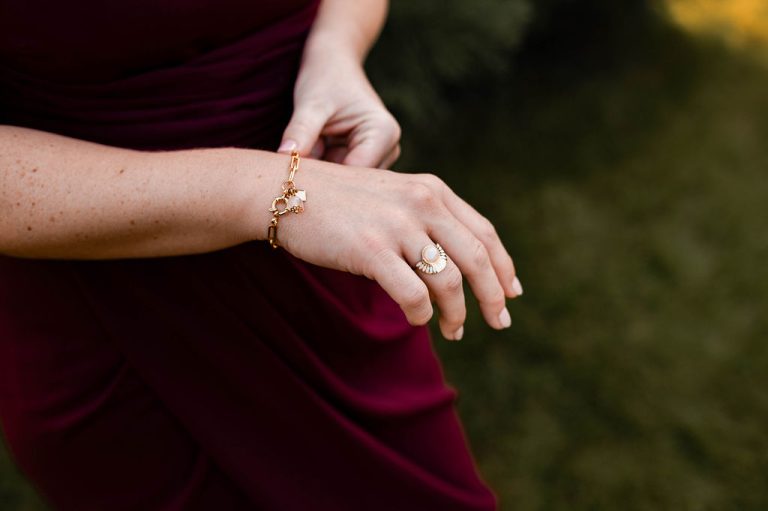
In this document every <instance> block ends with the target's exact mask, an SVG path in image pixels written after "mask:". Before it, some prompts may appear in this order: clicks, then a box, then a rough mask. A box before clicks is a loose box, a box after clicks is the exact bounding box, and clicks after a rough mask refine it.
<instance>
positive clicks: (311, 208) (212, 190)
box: [0, 0, 522, 339]
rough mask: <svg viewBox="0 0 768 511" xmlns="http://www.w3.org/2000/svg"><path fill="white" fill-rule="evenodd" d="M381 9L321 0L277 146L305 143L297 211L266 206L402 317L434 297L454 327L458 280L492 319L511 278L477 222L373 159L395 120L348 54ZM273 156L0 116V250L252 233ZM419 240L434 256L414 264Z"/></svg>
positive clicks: (80, 254)
mask: <svg viewBox="0 0 768 511" xmlns="http://www.w3.org/2000/svg"><path fill="white" fill-rule="evenodd" d="M385 9H386V3H385V2H382V1H381V0H365V1H359V2H352V1H349V0H325V1H324V2H323V3H322V5H321V10H320V12H319V14H318V18H317V22H316V23H315V25H314V27H313V29H312V32H311V34H310V36H309V39H308V42H307V46H306V49H305V53H304V58H303V60H302V65H301V69H300V72H299V77H298V80H297V83H296V88H295V111H294V114H293V117H292V119H291V121H290V123H289V125H288V126H287V127H286V131H285V136H284V144H283V147H282V150H290V147H297V148H298V150H299V151H300V152H301V153H302V154H303V155H309V154H310V153H312V151H313V149H314V155H315V156H317V157H319V158H317V159H312V158H303V159H302V162H301V167H300V170H299V171H298V172H297V174H296V178H295V182H296V185H297V187H298V188H300V189H305V190H306V191H307V202H306V204H305V210H304V212H302V213H301V214H298V215H294V214H288V215H286V216H284V217H282V219H281V221H280V224H279V231H278V238H279V241H280V244H281V246H282V247H283V248H282V249H284V250H287V251H288V252H290V253H291V254H293V255H295V256H296V257H298V258H300V259H303V260H305V261H308V262H310V263H313V264H317V265H320V266H324V267H328V268H333V269H337V270H342V271H347V272H351V273H355V274H358V275H364V276H366V277H368V278H371V279H374V280H376V281H377V282H378V283H379V284H380V285H381V286H382V288H383V289H384V290H385V291H386V292H387V293H388V294H389V295H390V296H391V297H392V298H393V299H394V300H395V301H396V302H397V303H398V304H399V305H400V306H401V308H402V309H403V311H404V313H405V315H406V317H407V318H408V321H409V322H410V323H412V324H414V325H419V324H424V323H426V322H427V321H428V320H429V319H430V318H431V317H432V314H433V312H434V311H433V305H432V304H433V303H434V304H435V305H436V306H437V309H438V310H439V312H440V314H439V325H440V330H441V332H442V334H443V336H444V337H445V338H446V339H460V338H461V336H462V334H463V326H462V325H463V324H464V321H465V318H466V306H465V297H464V291H463V281H464V279H466V280H467V281H468V283H469V286H470V288H471V290H472V292H473V293H474V294H475V296H476V297H477V298H478V301H479V304H480V308H481V311H482V313H483V316H484V318H485V320H486V321H487V323H488V324H489V325H491V326H492V327H494V328H498V329H501V328H506V327H508V326H509V325H510V321H511V320H510V316H509V312H508V311H507V309H506V306H505V301H506V300H505V299H506V298H511V297H516V296H519V295H520V294H522V287H521V286H520V281H519V280H517V278H516V277H515V269H514V265H513V262H512V258H511V257H510V255H509V254H508V252H507V251H506V249H505V248H504V246H503V244H502V242H501V240H500V239H499V237H498V235H497V234H496V231H495V229H494V228H493V225H492V224H491V222H489V221H488V220H487V219H486V218H484V217H483V216H482V215H480V214H479V213H478V212H477V211H476V210H475V209H474V208H473V207H472V206H470V205H469V204H468V203H466V202H465V201H464V200H463V199H461V198H460V197H459V196H457V195H456V193H454V192H453V191H452V190H451V189H450V188H449V187H448V186H447V185H446V184H445V183H444V182H443V181H442V180H440V179H439V178H438V177H437V176H435V175H432V174H426V173H422V174H405V173H399V172H393V171H390V170H386V168H387V167H389V166H390V165H391V164H392V163H393V162H394V161H395V160H396V159H397V157H398V155H399V137H400V130H399V127H398V126H397V123H396V122H395V120H394V118H393V117H392V116H391V114H389V112H387V111H386V109H385V108H384V106H383V104H382V103H381V100H380V99H379V98H378V96H377V95H376V93H375V91H374V90H373V88H372V87H371V86H370V83H369V82H368V80H367V78H366V76H365V73H364V71H363V68H362V61H363V59H364V57H365V54H366V53H367V51H368V49H369V47H370V44H371V42H372V41H373V40H374V38H375V37H376V34H377V33H378V31H379V30H380V28H381V23H382V21H383V19H384V12H385ZM342 11H343V15H341V13H342ZM329 69H332V70H333V72H332V73H331V72H328V70H329ZM377 167H378V168H377ZM287 169H288V157H287V156H285V155H282V154H277V153H272V152H268V151H258V150H248V149H235V148H220V149H196V150H181V151H166V152H141V151H133V150H127V149H122V148H116V147H109V146H104V145H100V144H95V143H92V142H86V141H82V140H77V139H73V138H68V137H64V136H60V135H55V134H51V133H46V132H42V131H37V130H32V129H26V128H20V127H14V126H0V253H4V254H7V255H12V256H16V257H28V258H63V259H110V258H125V257H162V256H169V255H180V254H193V253H200V252H208V251H212V250H217V249H223V248H226V247H230V246H233V245H237V244H239V243H243V242H246V241H252V240H265V239H266V227H267V224H268V223H269V220H270V218H271V214H270V213H269V211H268V207H269V204H270V203H271V202H272V199H273V198H274V197H275V196H276V195H279V193H280V189H281V187H280V185H281V183H282V182H283V180H284V179H285V178H286V177H287ZM433 242H436V243H440V245H442V247H443V248H444V249H445V251H446V253H447V254H448V256H449V261H448V265H447V267H446V268H445V269H444V270H443V271H442V272H440V273H438V274H435V275H427V274H424V273H422V272H418V271H415V269H414V265H415V263H416V262H417V261H418V260H420V259H421V251H422V249H423V247H424V246H425V245H427V244H429V243H433Z"/></svg>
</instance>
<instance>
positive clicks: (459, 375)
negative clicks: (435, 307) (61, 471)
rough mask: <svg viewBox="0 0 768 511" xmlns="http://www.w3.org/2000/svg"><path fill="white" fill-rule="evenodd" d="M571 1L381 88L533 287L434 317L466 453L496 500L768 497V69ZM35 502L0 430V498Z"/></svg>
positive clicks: (32, 506)
mask: <svg viewBox="0 0 768 511" xmlns="http://www.w3.org/2000/svg"><path fill="white" fill-rule="evenodd" d="M521 9H522V10H521V11H520V12H521V13H524V12H525V10H524V9H523V8H521ZM574 12H575V11H574V10H573V9H571V10H568V9H566V10H565V12H560V13H558V15H557V16H554V15H553V16H551V17H549V18H547V19H546V20H544V21H541V20H534V21H533V25H532V29H531V32H530V33H529V35H528V36H527V37H526V39H525V40H524V42H523V45H522V48H521V49H520V50H519V51H517V52H515V53H514V55H515V57H514V58H513V57H512V54H513V50H512V48H513V46H514V45H510V46H509V48H503V51H502V52H501V53H499V54H498V55H497V54H493V55H492V57H493V58H491V59H490V60H489V61H488V62H485V63H482V64H483V65H490V66H492V67H493V68H494V70H496V71H497V72H495V73H493V77H492V78H491V79H487V77H486V76H484V75H482V74H479V75H476V76H475V75H473V73H472V72H467V73H465V74H463V75H461V76H460V79H456V80H454V81H450V80H449V81H448V82H445V83H444V82H435V83H430V84H427V85H428V86H429V87H430V89H429V90H430V91H431V93H432V94H433V95H434V96H435V98H436V99H435V100H434V101H429V102H425V103H421V102H419V101H414V100H413V98H410V99H409V100H408V101H401V102H400V103H397V102H396V101H392V100H391V99H389V101H390V102H394V103H396V104H397V105H399V107H398V106H396V108H401V109H402V118H403V119H404V122H403V124H404V128H405V130H404V156H403V159H402V161H401V163H400V165H399V167H400V168H402V169H409V170H410V169H413V170H419V171H422V170H424V171H433V172H436V173H438V174H440V175H441V176H442V177H443V178H444V179H445V180H446V181H447V182H448V183H449V184H451V185H452V186H453V187H454V188H455V189H456V190H457V191H459V193H460V194H461V195H463V196H464V197H466V198H467V199H468V200H469V201H470V202H471V203H472V204H474V205H475V206H476V207H477V208H478V209H479V210H480V211H482V212H483V213H484V214H486V215H487V216H488V217H489V218H491V219H492V220H493V221H494V222H495V224H496V225H497V228H498V230H499V232H500V234H501V237H502V239H503V240H504V242H505V243H506V245H507V247H508V248H509V250H510V252H511V253H512V254H513V256H514V257H515V260H516V262H517V266H518V271H519V275H520V278H521V280H522V282H523V285H524V286H525V295H524V297H522V298H521V299H519V300H516V301H514V302H513V303H511V306H510V308H511V311H512V316H513V326H512V328H511V329H509V330H507V331H505V332H495V331H492V330H491V329H490V328H489V327H487V326H486V325H484V324H483V322H482V320H481V318H480V315H479V313H478V311H477V307H476V304H475V303H474V302H472V301H471V299H470V316H469V319H468V322H467V326H466V333H465V337H464V340H463V341H462V342H461V343H458V344H446V343H443V342H440V337H439V334H438V331H437V330H435V340H436V345H437V348H438V351H439V353H440V356H441V357H442V359H443V361H444V363H445V369H446V374H447V377H448V378H449V380H450V381H451V383H452V384H453V385H455V386H456V387H457V388H458V389H459V391H460V401H459V407H460V412H461V414H462V417H463V419H464V423H465V426H466V430H467V433H468V435H469V437H470V440H471V443H472V446H473V448H474V451H475V453H476V456H477V459H478V463H479V465H480V468H481V470H482V473H483V474H484V476H485V477H486V479H487V480H488V481H489V482H490V483H491V484H492V486H493V487H494V488H495V489H496V491H497V493H498V494H499V496H500V497H501V499H502V509H503V510H513V509H514V510H526V511H527V510H531V511H532V510H585V511H586V510H622V511H632V510H667V509H668V510H675V511H684V510H755V511H758V510H765V509H768V432H767V431H766V429H767V428H766V425H768V392H766V389H767V388H768V346H767V344H768V343H767V342H766V341H768V336H767V335H766V334H768V318H766V311H768V269H767V267H766V261H767V260H768V229H767V228H768V179H766V174H767V173H768V172H767V170H768V68H766V67H764V65H763V64H761V63H760V62H761V60H760V59H759V58H756V57H754V56H753V55H750V54H747V53H736V52H733V51H730V50H727V49H726V48H724V47H722V46H720V45H718V44H717V43H716V42H714V41H705V40H697V39H694V38H693V37H691V36H688V35H686V34H684V33H682V32H681V31H679V30H677V29H675V28H673V27H671V26H670V25H668V24H667V23H665V22H664V21H663V20H662V19H660V18H658V19H654V20H653V21H648V20H645V19H635V18H631V17H630V18H626V17H622V18H621V19H616V18H611V17H609V18H590V17H589V16H584V15H575V14H574ZM521 15H522V14H521ZM612 16H615V15H612ZM388 30H390V32H388V33H386V34H385V36H384V37H385V44H384V46H383V49H381V50H377V51H378V53H374V55H373V56H372V59H374V60H373V61H372V75H373V76H374V77H375V79H376V80H377V81H378V83H379V85H380V86H381V87H382V88H383V90H384V91H385V97H387V95H389V97H390V98H391V95H392V94H400V95H401V99H402V94H407V92H403V91H402V90H401V89H399V88H398V79H399V77H398V76H397V75H395V76H392V74H391V72H387V70H388V67H387V65H385V64H384V63H381V60H382V59H384V58H385V57H392V55H391V52H392V51H394V50H392V49H389V50H388V49H387V46H386V38H387V37H394V39H395V40H397V37H396V36H392V35H391V30H392V28H389V29H388ZM492 43H493V41H491V42H489V43H488V44H492ZM480 48H482V46H481V47H480ZM496 49H497V50H498V47H497V48H496ZM387 52H390V53H387ZM505 52H506V53H505ZM499 55H502V56H503V55H507V56H508V57H507V59H508V61H509V62H506V61H505V65H504V66H502V67H501V68H499V67H498V65H497V64H498V62H497V60H494V59H498V58H499ZM376 59H379V61H377V60H376ZM470 60H471V58H470ZM388 64H389V62H388ZM470 64H471V62H470V63H469V64H466V65H467V66H470ZM507 64H508V65H507ZM470 67H471V66H470ZM499 69H500V70H499ZM382 80H385V83H382ZM387 80H388V81H387ZM433 99H434V98H433ZM40 509H43V506H42V505H41V504H40V503H39V501H38V499H37V498H36V497H35V494H34V492H33V491H32V490H31V489H30V487H29V486H28V485H27V484H26V483H25V482H24V481H23V479H22V478H21V477H20V476H19V474H18V473H17V472H16V471H15V470H14V469H13V465H12V463H11V461H10V460H9V458H8V456H7V454H6V453H5V452H3V451H2V450H0V510H3V511H6V510H7V511H28V510H40Z"/></svg>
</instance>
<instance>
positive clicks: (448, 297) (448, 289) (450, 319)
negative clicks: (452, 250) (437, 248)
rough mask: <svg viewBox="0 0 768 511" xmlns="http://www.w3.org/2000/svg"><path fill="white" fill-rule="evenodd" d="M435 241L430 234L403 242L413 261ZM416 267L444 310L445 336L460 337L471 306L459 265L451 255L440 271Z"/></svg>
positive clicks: (409, 257) (442, 318)
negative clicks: (467, 298) (468, 306)
mask: <svg viewBox="0 0 768 511" xmlns="http://www.w3.org/2000/svg"><path fill="white" fill-rule="evenodd" d="M432 244H433V241H432V240H430V239H429V237H428V236H426V235H422V236H418V237H414V238H412V239H410V240H406V241H405V242H404V243H403V256H404V257H405V258H406V260H407V261H409V262H410V261H419V260H421V258H422V253H421V252H422V249H423V248H424V247H425V246H428V245H432ZM412 269H413V270H414V271H415V272H416V274H417V275H418V276H419V278H421V280H423V281H424V283H425V284H426V285H427V288H428V289H429V292H430V294H431V295H432V297H434V301H435V303H436V304H437V308H438V310H439V311H440V314H439V325H440V332H441V333H442V334H443V337H445V338H446V339H448V340H449V341H458V340H460V339H461V337H462V335H463V334H464V326H463V325H464V321H465V320H466V319H467V306H466V301H465V299H464V286H463V285H462V277H461V272H460V271H459V269H458V268H457V267H456V265H455V264H454V263H453V262H452V261H451V260H450V259H449V260H448V265H447V266H446V267H445V269H444V270H442V271H441V272H439V273H434V274H426V273H424V272H422V271H420V270H418V269H417V268H412Z"/></svg>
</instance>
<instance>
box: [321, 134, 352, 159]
mask: <svg viewBox="0 0 768 511" xmlns="http://www.w3.org/2000/svg"><path fill="white" fill-rule="evenodd" d="M348 153H349V149H348V148H347V144H346V143H343V144H331V142H330V141H329V140H328V139H327V138H326V141H325V154H323V159H324V160H325V161H330V162H333V163H342V162H343V161H344V158H346V157H347V154H348Z"/></svg>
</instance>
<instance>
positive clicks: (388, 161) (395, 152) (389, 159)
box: [378, 144, 400, 169]
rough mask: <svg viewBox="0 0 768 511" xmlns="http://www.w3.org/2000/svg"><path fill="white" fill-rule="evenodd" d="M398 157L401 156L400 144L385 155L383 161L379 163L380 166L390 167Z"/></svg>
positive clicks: (382, 167) (381, 167)
mask: <svg viewBox="0 0 768 511" xmlns="http://www.w3.org/2000/svg"><path fill="white" fill-rule="evenodd" d="M398 158H400V144H397V145H396V146H395V147H393V148H392V150H391V151H390V152H389V154H388V155H387V156H385V157H384V159H383V160H382V161H381V163H379V165H378V167H379V168H380V169H389V168H391V167H392V165H394V164H395V162H396V161H397V159H398Z"/></svg>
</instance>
